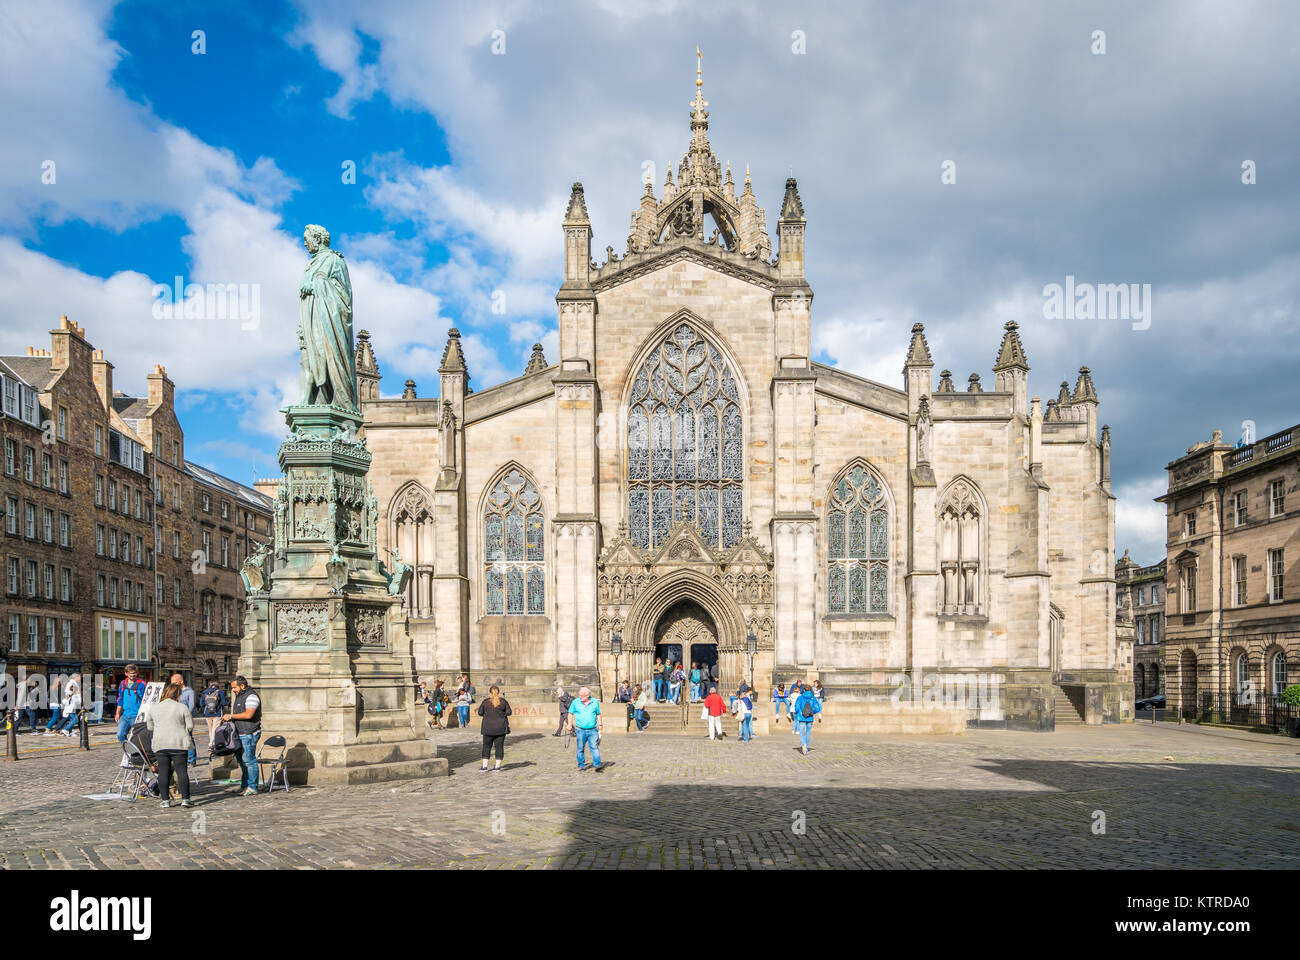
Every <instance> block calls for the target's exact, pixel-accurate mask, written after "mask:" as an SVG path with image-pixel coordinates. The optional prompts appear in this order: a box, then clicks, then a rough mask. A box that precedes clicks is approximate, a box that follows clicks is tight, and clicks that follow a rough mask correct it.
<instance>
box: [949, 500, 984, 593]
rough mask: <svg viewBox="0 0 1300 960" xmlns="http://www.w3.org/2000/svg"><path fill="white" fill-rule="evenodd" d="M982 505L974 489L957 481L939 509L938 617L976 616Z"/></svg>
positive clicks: (980, 582)
mask: <svg viewBox="0 0 1300 960" xmlns="http://www.w3.org/2000/svg"><path fill="white" fill-rule="evenodd" d="M984 513H985V511H984V506H983V501H982V499H981V498H980V495H979V492H978V491H977V490H976V489H975V487H974V485H973V484H971V483H969V482H968V481H966V480H957V481H955V482H954V483H953V484H952V485H951V486H950V487H949V488H948V491H947V493H946V494H945V495H944V498H943V500H942V502H941V503H940V506H939V571H940V573H941V574H942V576H943V581H942V589H943V597H942V605H941V606H940V608H939V610H940V613H942V614H946V615H949V616H952V615H955V614H967V615H979V614H982V613H983V612H984V611H983V603H982V597H983V594H984V582H983V573H984V571H983V556H984V535H985V534H984V530H985V516H984Z"/></svg>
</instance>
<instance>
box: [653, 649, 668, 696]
mask: <svg viewBox="0 0 1300 960" xmlns="http://www.w3.org/2000/svg"><path fill="white" fill-rule="evenodd" d="M653 674H654V691H655V703H663V702H664V687H665V686H667V684H666V682H665V680H664V658H663V657H655V667H654V671H653Z"/></svg>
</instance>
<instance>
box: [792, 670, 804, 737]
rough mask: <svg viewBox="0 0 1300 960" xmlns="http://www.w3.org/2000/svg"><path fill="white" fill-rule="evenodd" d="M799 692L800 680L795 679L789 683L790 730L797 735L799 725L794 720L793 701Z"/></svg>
mask: <svg viewBox="0 0 1300 960" xmlns="http://www.w3.org/2000/svg"><path fill="white" fill-rule="evenodd" d="M801 693H803V681H802V680H796V681H795V682H794V683H792V684H790V732H791V733H793V734H794V735H795V736H798V735H799V727H798V725H797V724H796V723H795V722H794V720H795V716H794V703H795V701H796V700H798V699H799V694H801Z"/></svg>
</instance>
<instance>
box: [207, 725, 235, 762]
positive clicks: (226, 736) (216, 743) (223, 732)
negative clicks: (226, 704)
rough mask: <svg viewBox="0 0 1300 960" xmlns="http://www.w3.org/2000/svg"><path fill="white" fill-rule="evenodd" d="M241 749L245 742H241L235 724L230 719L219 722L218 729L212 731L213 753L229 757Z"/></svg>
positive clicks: (216, 755) (217, 755)
mask: <svg viewBox="0 0 1300 960" xmlns="http://www.w3.org/2000/svg"><path fill="white" fill-rule="evenodd" d="M241 750H243V744H241V743H240V742H239V735H238V734H237V733H235V724H234V723H233V722H232V721H230V720H227V721H225V722H224V723H219V724H217V729H216V730H214V731H212V755H213V756H214V757H228V756H230V755H231V754H235V753H239V752H240V751H241Z"/></svg>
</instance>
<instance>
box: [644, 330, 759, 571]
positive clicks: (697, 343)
mask: <svg viewBox="0 0 1300 960" xmlns="http://www.w3.org/2000/svg"><path fill="white" fill-rule="evenodd" d="M627 446H628V456H627V485H628V529H629V533H630V535H631V537H632V540H633V542H634V543H636V545H637V546H639V547H642V548H648V547H653V546H655V545H656V544H659V543H661V542H663V540H664V539H665V538H666V537H667V536H668V531H669V530H670V529H672V527H673V525H674V524H676V523H680V522H682V521H684V520H685V521H691V522H694V523H695V525H696V526H697V527H699V530H700V533H701V534H702V535H703V536H704V538H705V539H706V540H708V541H709V543H711V544H713V545H714V546H715V547H716V546H720V547H732V546H735V544H736V543H737V542H738V541H739V540H740V534H741V527H742V525H743V509H744V489H743V482H744V480H743V478H744V423H743V415H742V413H741V402H740V390H739V387H738V386H737V383H736V378H735V376H734V375H733V373H732V370H731V367H730V365H729V364H728V363H727V362H726V360H725V359H724V358H723V356H722V354H721V353H720V352H719V351H718V349H717V348H716V347H714V346H713V345H712V344H711V343H709V342H708V341H707V340H705V339H704V338H703V337H701V336H700V335H699V334H698V333H697V332H696V331H695V330H694V329H692V327H691V326H690V324H687V323H683V324H680V325H678V326H677V327H676V328H675V329H674V330H673V331H672V332H671V333H670V334H669V335H668V336H667V337H665V338H664V340H663V341H662V342H661V343H660V344H659V345H658V346H656V347H655V348H654V349H653V350H652V351H651V352H650V356H649V357H647V358H646V361H645V363H643V364H642V365H641V369H640V370H639V371H637V373H636V376H635V377H634V379H633V383H632V394H631V397H630V398H629V401H628V418H627Z"/></svg>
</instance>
